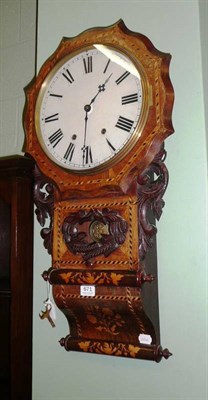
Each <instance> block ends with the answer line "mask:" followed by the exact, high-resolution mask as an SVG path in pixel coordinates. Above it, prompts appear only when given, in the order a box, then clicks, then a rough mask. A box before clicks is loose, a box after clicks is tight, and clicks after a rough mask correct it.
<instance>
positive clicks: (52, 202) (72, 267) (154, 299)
mask: <svg viewBox="0 0 208 400" xmlns="http://www.w3.org/2000/svg"><path fill="white" fill-rule="evenodd" d="M165 155H166V153H165V150H164V147H163V146H162V147H161V149H160V151H159V153H158V154H157V155H156V157H155V158H154V160H153V162H152V163H151V164H150V165H149V167H148V168H147V169H146V170H145V171H144V172H143V174H142V175H140V176H138V177H137V181H136V186H134V189H135V187H136V193H137V210H138V216H137V219H136V220H138V221H139V225H138V226H136V231H137V234H138V238H137V239H138V242H137V246H138V263H137V268H133V269H131V268H130V269H129V270H128V267H125V269H124V270H119V266H118V265H117V266H116V268H114V269H113V268H112V269H109V267H108V269H105V268H104V269H103V268H102V267H101V268H99V267H97V266H96V257H95V263H94V264H93V263H92V265H90V264H88V265H86V264H85V263H84V262H83V260H82V261H80V262H78V264H76V263H75V264H73V262H72V260H74V259H76V255H73V254H72V253H71V256H70V252H68V261H66V260H64V256H65V253H66V243H65V244H64V240H63V221H64V217H65V215H64V216H62V220H61V219H60V220H59V218H60V216H59V217H58V220H57V221H59V223H55V224H54V220H56V217H55V218H54V215H55V210H56V208H57V204H58V206H59V207H62V206H63V209H65V208H66V207H65V202H64V201H63V202H60V201H59V202H58V201H57V200H56V196H57V193H58V192H57V189H56V187H55V185H53V183H51V182H48V180H47V179H48V178H47V177H45V176H44V175H43V174H42V173H41V172H40V171H39V170H38V168H37V167H36V169H35V191H34V199H35V203H36V206H37V209H36V214H37V217H38V220H39V222H40V223H41V225H42V226H44V224H45V217H46V216H49V217H50V225H49V228H43V229H42V231H41V236H42V237H43V239H44V245H45V247H46V248H47V250H48V252H49V253H53V257H52V258H53V260H52V265H53V267H52V268H50V269H49V270H48V271H44V272H43V278H44V279H45V280H46V281H48V282H49V283H50V284H51V285H52V287H53V297H54V300H55V303H56V305H57V306H58V308H59V309H60V310H61V311H62V312H63V313H64V315H65V316H66V318H67V321H68V323H69V327H70V334H69V335H67V336H66V337H65V339H64V338H62V339H61V340H60V344H61V345H62V346H63V347H64V348H65V349H66V350H67V351H68V350H74V351H84V352H89V353H96V354H108V355H114V356H124V357H131V358H141V359H147V360H154V361H157V362H158V361H160V360H161V358H162V357H165V358H168V357H169V355H171V353H169V351H168V350H167V349H165V350H162V348H161V346H160V333H159V309H158V288H157V281H156V279H155V278H156V277H157V261H156V260H157V255H156V245H155V242H156V239H155V234H156V231H157V230H156V228H155V219H156V218H157V219H159V218H160V216H161V213H162V208H163V206H164V202H163V200H162V196H163V194H164V192H165V190H166V187H167V182H168V172H167V169H166V167H165V164H164V159H165ZM43 188H45V191H46V193H44V194H43V192H42V190H43ZM95 201H96V203H97V202H98V201H100V199H95ZM102 201H105V202H106V199H102ZM111 201H112V197H111ZM117 201H118V202H119V196H118V198H117ZM67 204H73V205H74V201H70V200H69V201H68V202H67ZM86 204H87V200H86V199H85V200H79V201H78V206H77V207H78V211H80V210H82V206H83V207H84V205H85V207H86ZM90 204H91V202H90ZM85 207H84V208H85ZM67 212H68V211H67ZM69 215H71V214H70V212H69ZM73 218H74V214H73ZM57 221H56V222H57ZM60 221H61V222H60ZM128 222H129V221H128ZM134 225H135V224H134ZM57 229H58V230H57ZM54 230H55V234H56V235H57V234H58V235H59V236H60V238H61V237H62V239H61V240H62V242H61V243H59V240H57V241H56V244H55V246H56V245H57V243H59V245H58V252H57V249H55V250H54V248H53V249H52V246H51V243H52V242H53V241H52V237H53V235H54ZM64 246H65V247H64ZM61 248H62V249H63V248H64V251H62V250H61ZM121 248H122V246H121ZM124 249H125V246H124ZM116 251H117V250H116ZM116 251H115V254H116ZM57 254H58V256H59V257H58V258H57ZM60 255H61V257H60ZM74 257H75V258H74ZM102 257H103V258H104V259H106V260H108V258H107V257H106V258H105V257H104V256H102ZM71 262H72V264H71ZM93 262H94V260H93ZM98 264H99V263H98ZM110 278H111V279H110ZM86 284H88V285H94V286H95V288H96V294H95V296H93V297H83V296H81V295H80V286H81V285H86ZM140 334H143V335H146V336H145V337H146V338H149V339H150V342H151V344H148V345H147V344H144V343H140V341H139V335H140Z"/></svg>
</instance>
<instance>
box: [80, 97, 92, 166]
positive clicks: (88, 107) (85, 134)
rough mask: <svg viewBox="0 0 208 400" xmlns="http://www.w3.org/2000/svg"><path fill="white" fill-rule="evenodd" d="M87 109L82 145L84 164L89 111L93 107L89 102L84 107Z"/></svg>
mask: <svg viewBox="0 0 208 400" xmlns="http://www.w3.org/2000/svg"><path fill="white" fill-rule="evenodd" d="M84 110H85V128H84V144H83V147H82V151H83V153H82V160H83V165H84V160H85V151H86V138H87V123H88V112H89V111H90V110H91V107H90V105H89V104H87V105H86V106H85V107H84Z"/></svg>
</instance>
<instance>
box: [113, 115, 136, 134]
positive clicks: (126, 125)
mask: <svg viewBox="0 0 208 400" xmlns="http://www.w3.org/2000/svg"><path fill="white" fill-rule="evenodd" d="M133 124H134V121H132V120H131V119H128V118H124V117H121V116H120V117H119V119H118V122H117V124H116V127H117V128H119V129H123V131H126V132H130V130H131V128H132V126H133Z"/></svg>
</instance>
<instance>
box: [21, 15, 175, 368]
mask: <svg viewBox="0 0 208 400" xmlns="http://www.w3.org/2000/svg"><path fill="white" fill-rule="evenodd" d="M94 43H97V44H102V45H107V46H109V45H110V46H114V47H116V48H118V49H122V51H124V52H125V53H126V54H127V55H129V56H130V57H131V58H132V59H135V60H139V63H140V64H141V66H142V69H143V71H144V73H145V77H146V78H145V79H146V81H147V84H148V88H149V91H148V94H147V95H148V96H149V99H148V104H149V106H148V110H147V116H146V121H145V124H144V126H143V129H142V132H141V134H140V135H139V136H138V140H137V141H136V143H135V144H134V146H133V147H132V148H130V150H128V151H126V153H125V154H124V155H123V157H122V158H121V159H119V160H118V161H117V162H116V163H112V165H109V166H107V167H106V168H105V169H102V170H101V171H100V170H99V169H98V170H97V171H94V170H93V171H92V172H90V171H87V172H86V173H85V174H84V173H81V174H77V173H73V172H71V171H69V170H66V169H64V168H61V167H60V166H59V165H57V164H56V163H54V162H53V161H52V160H51V159H50V158H49V157H48V156H47V155H46V154H45V152H44V151H43V149H42V147H41V145H40V143H39V139H38V136H37V132H36V128H35V106H36V101H37V97H38V93H39V91H40V89H41V86H42V84H43V81H44V80H45V78H46V77H47V75H48V74H49V73H50V71H51V69H52V68H53V67H54V65H56V64H57V62H59V61H60V60H61V59H62V58H63V57H65V56H66V55H67V54H69V53H71V52H74V51H77V50H80V49H82V48H83V47H86V46H92V45H93V44H94ZM170 58H171V57H170V55H169V54H165V53H161V52H159V51H158V50H156V49H155V47H154V46H153V45H152V43H151V42H150V41H149V39H148V38H147V37H145V36H143V35H141V34H138V33H134V32H131V31H130V30H128V29H127V27H126V26H125V25H124V23H123V21H119V22H118V23H116V24H115V25H112V26H110V27H107V28H96V29H91V30H88V31H85V32H84V33H82V34H80V35H79V36H77V37H74V38H70V39H67V38H64V39H63V40H62V42H61V43H60V45H59V47H58V48H57V50H56V51H55V53H54V54H53V55H52V56H51V57H50V58H49V59H48V60H47V61H46V62H45V64H44V65H43V67H42V68H41V70H40V73H39V75H38V76H37V78H36V79H35V81H34V82H32V83H31V84H30V85H29V86H28V88H27V89H26V96H27V103H26V107H25V113H24V125H25V132H26V142H25V152H26V154H28V155H30V156H31V157H32V158H33V159H34V160H35V162H36V167H35V172H34V175H35V182H36V183H35V188H34V200H35V204H36V206H37V209H36V215H37V218H38V221H39V222H40V224H41V225H42V226H43V229H42V230H41V236H42V237H43V239H44V245H45V247H46V249H47V250H48V252H49V254H51V255H52V266H51V268H49V269H48V270H47V271H44V273H43V277H44V279H45V280H48V281H49V283H50V284H51V285H52V287H53V296H54V300H55V302H56V304H57V306H58V307H59V309H60V310H61V311H62V312H63V313H64V314H65V316H66V318H67V320H68V322H69V326H70V333H69V334H68V335H67V336H66V337H65V338H63V339H61V340H60V343H61V345H62V346H64V347H65V349H66V350H75V351H84V352H90V353H97V354H105V355H114V356H125V357H132V358H141V359H149V360H155V361H160V359H161V358H162V356H164V357H165V358H168V356H169V355H170V353H169V351H168V350H167V349H165V350H162V348H161V346H160V335H159V316H158V309H157V303H158V297H157V283H156V282H155V280H154V278H156V276H153V274H152V271H153V272H155V273H154V275H156V271H154V270H155V268H156V252H155V251H154V250H152V248H153V249H154V236H155V233H156V228H155V225H154V219H155V218H157V219H159V218H160V215H161V212H162V207H163V205H164V202H163V200H162V196H163V194H164V191H165V189H166V186H167V183H168V173H167V169H166V167H165V164H164V158H165V150H164V145H163V143H164V140H165V139H166V137H167V136H168V135H170V134H171V133H172V132H173V127H172V122H171V113H172V106H173V97H174V95H173V88H172V85H171V82H170V79H169V72H168V70H169V63H170ZM47 217H49V226H48V227H44V226H45V224H46V220H47ZM149 250H150V253H151V252H152V256H151V261H150V262H149V261H147V260H148V257H149V256H147V257H146V255H147V253H148V251H149ZM153 280H154V282H153ZM146 282H149V283H146ZM81 285H93V286H95V295H94V296H82V295H81V294H80V286H81ZM151 286H152V288H153V289H151ZM144 303H145V307H144ZM154 306H155V307H154ZM154 308H155V309H154ZM146 310H147V311H146ZM148 310H149V311H148ZM149 317H150V318H151V319H150V318H149ZM141 334H143V335H144V338H151V340H150V342H151V343H148V344H145V343H144V341H143V340H141V339H139V338H141V336H140V335H141Z"/></svg>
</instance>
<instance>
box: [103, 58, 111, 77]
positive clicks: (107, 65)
mask: <svg viewBox="0 0 208 400" xmlns="http://www.w3.org/2000/svg"><path fill="white" fill-rule="evenodd" d="M110 61H111V60H110V58H109V60H108V62H107V64H106V66H105V69H104V71H103V73H104V74H105V73H106V71H107V69H108V67H109V64H110Z"/></svg>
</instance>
